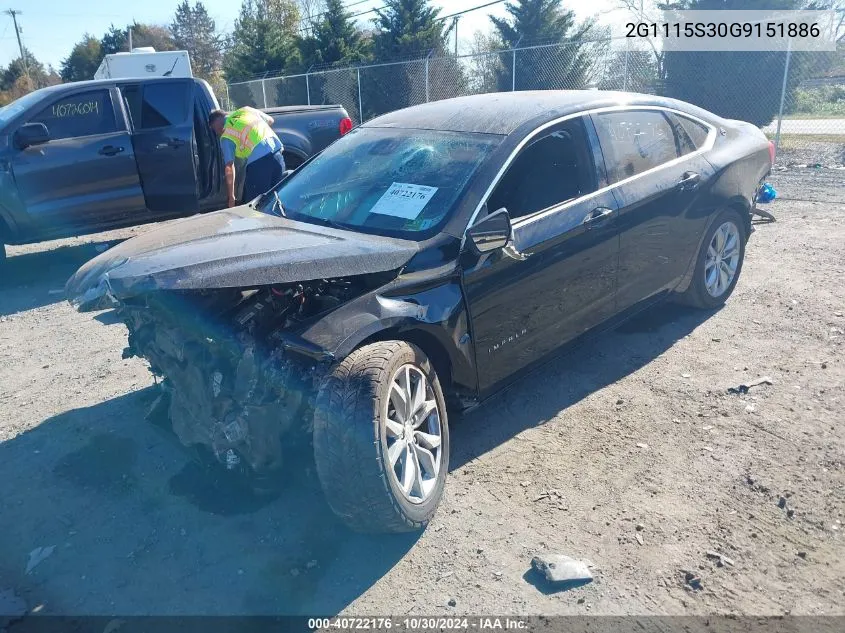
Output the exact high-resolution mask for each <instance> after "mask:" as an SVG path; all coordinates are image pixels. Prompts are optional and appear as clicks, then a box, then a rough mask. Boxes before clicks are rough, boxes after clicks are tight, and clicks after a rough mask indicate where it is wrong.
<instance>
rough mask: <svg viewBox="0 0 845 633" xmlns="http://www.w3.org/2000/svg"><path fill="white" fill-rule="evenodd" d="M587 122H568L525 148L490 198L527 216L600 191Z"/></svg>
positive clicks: (491, 205)
mask: <svg viewBox="0 0 845 633" xmlns="http://www.w3.org/2000/svg"><path fill="white" fill-rule="evenodd" d="M592 156H593V155H592V152H590V151H589V144H588V142H587V138H586V133H585V131H584V124H583V121H582V120H581V119H580V118H579V119H574V120H571V121H566V122H565V123H562V124H560V125H558V126H556V127H554V128H552V129H550V130H549V131H547V132H545V133H543V134H541V136H540V137H539V138H538V139H537V140H535V141H533V142H532V143H531V144H530V145H528V146H527V147H525V148H524V149H523V150H522V151H521V152H520V153H519V155H518V156H517V157H516V159H515V160H514V162H513V163H512V164H511V166H510V167H509V168H508V170H507V172H506V173H505V175H504V176H503V177H502V179H501V180H500V181H499V184H498V185H496V189H495V190H494V191H493V193H492V194H491V195H490V198H489V200H488V201H487V208H488V210H489V211H490V213H492V212H494V211H498V210H499V209H501V208H503V207H504V208H506V209H507V210H508V213H509V214H510V216H511V218H512V219H515V218H521V217H525V216H527V215H531V214H533V213H536V212H538V211H542V210H543V209H548V208H549V207H553V206H556V205H559V204H562V203H564V202H567V201H569V200H574V199H575V198H579V197H581V196H584V195H586V194H588V193H592V192H593V191H595V190H596V172H595V165H594V162H593V158H592Z"/></svg>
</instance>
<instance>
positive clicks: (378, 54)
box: [373, 0, 446, 61]
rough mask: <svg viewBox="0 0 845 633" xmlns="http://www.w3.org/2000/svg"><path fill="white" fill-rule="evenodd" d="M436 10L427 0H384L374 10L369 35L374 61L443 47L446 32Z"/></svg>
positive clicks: (419, 53)
mask: <svg viewBox="0 0 845 633" xmlns="http://www.w3.org/2000/svg"><path fill="white" fill-rule="evenodd" d="M439 14H440V10H439V9H436V8H434V7H432V6H431V3H430V0H385V3H384V6H383V7H382V8H381V9H378V10H377V11H376V15H377V16H378V17H376V19H375V24H376V33H375V35H374V36H373V45H374V52H375V58H376V60H377V61H395V60H397V59H403V58H404V59H408V58H413V57H419V56H425V55H426V54H427V53H429V52H431V51H434V52H435V53H436V54H438V53H443V52H445V50H446V32H445V30H444V24H443V21H442V20H438V19H437V17H438V15H439Z"/></svg>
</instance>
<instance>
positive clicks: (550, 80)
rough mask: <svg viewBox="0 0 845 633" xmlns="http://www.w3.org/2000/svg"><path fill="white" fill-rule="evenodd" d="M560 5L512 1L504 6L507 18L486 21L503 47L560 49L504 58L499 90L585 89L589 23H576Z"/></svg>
mask: <svg viewBox="0 0 845 633" xmlns="http://www.w3.org/2000/svg"><path fill="white" fill-rule="evenodd" d="M562 5H563V0H515V1H514V2H508V3H507V4H506V5H505V10H506V11H507V12H508V14H509V16H508V17H507V18H497V17H492V16H491V17H490V20H491V21H492V22H493V27H494V30H495V33H496V35H497V36H498V38H499V39H500V40H501V41H502V43H503V44H504V46H505V47H506V48H509V49H512V48H518V47H519V46H528V45H532V44H561V45H562V46H551V47H544V48H533V49H530V50H527V51H518V52H517V53H516V56H517V58H516V64H515V65H516V81H514V78H513V68H514V63H513V53H503V54H502V67H501V69H500V70H499V72H498V84H499V89H500V90H511V89H513V88H514V87H515V88H516V90H551V89H570V90H571V89H576V88H585V87H586V86H587V81H588V78H589V77H588V75H589V69H590V56H591V53H592V50H591V44H590V42H588V41H587V40H588V38H590V37H591V36H592V35H593V33H592V31H593V22H592V21H589V20H588V21H586V22H584V23H582V24H580V25H579V24H578V23H577V22H576V20H575V12H574V11H570V10H567V9H564V8H563V6H562Z"/></svg>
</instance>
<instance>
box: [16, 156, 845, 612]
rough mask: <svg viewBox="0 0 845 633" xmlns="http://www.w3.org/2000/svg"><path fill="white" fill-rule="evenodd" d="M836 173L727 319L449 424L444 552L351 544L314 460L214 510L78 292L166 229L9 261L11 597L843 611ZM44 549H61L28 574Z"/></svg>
mask: <svg viewBox="0 0 845 633" xmlns="http://www.w3.org/2000/svg"><path fill="white" fill-rule="evenodd" d="M831 173H832V175H831V177H830V180H831V182H833V183H834V184H833V185H832V186H833V188H832V189H830V190H827V191H824V192H820V191H819V190H818V185H817V184H814V183H809V184H808V182H809V181H808V182H804V183H803V184H802V181H801V179H802V178H804V177H805V176H802V173H797V175H795V174H793V176H794V177H793V181H794V182H792V184H790V187H792V190H793V191H795V192H797V194H796V195H798V194H800V193H801V192H806V191H808V190H810V189H812V192H813V194H814V195H821V196H822V199H828V200H831V201H833V200H838V201H839V202H838V203H831V202H826V203H825V202H801V201H796V200H793V199H790V200H786V201H777V202H775V203H774V204H772V205H770V208H771V210H772V211H773V212H774V213H775V215H776V216H777V217H778V222H776V223H774V224H760V225H758V227H757V231H756V232H755V234H754V235H753V237H752V240H751V243H750V246H749V249H748V256H747V261H746V266H745V269H744V272H743V277H742V279H741V280H740V282H739V285H738V287H737V290H736V293H735V294H734V296H733V297H732V299H731V300H730V301H729V302H728V304H727V306H726V307H725V308H724V309H722V310H720V311H718V312H716V313H712V314H704V313H696V312H691V311H688V310H684V309H679V308H676V307H672V306H661V307H658V308H655V309H652V310H651V311H649V312H648V313H646V314H644V315H641V316H640V317H638V318H636V319H635V320H634V321H631V322H629V323H628V324H626V325H624V326H623V327H622V328H621V329H620V330H618V331H616V332H614V333H611V334H609V335H607V336H605V337H603V338H602V340H601V341H600V342H598V343H592V344H588V345H585V346H582V347H581V348H580V349H579V350H577V351H575V352H574V353H573V354H571V355H568V356H566V357H562V358H561V359H559V360H557V361H554V362H552V363H551V364H549V365H548V366H546V367H545V368H544V369H543V370H541V371H540V372H537V373H535V374H534V375H532V376H530V377H528V378H526V379H524V380H522V381H521V382H519V383H518V384H517V385H516V386H514V387H513V388H511V389H510V390H508V391H507V392H505V393H503V394H501V395H499V396H497V397H495V398H494V399H493V400H492V401H491V402H488V403H487V404H485V405H483V406H482V407H480V408H479V409H477V410H476V411H474V412H472V413H470V414H468V415H466V416H464V417H463V418H462V419H459V420H453V431H452V433H453V436H452V447H453V458H452V472H451V475H450V479H449V481H448V484H447V488H446V496H445V500H444V502H443V504H442V506H441V508H440V510H439V512H438V514H437V516H436V517H435V520H434V521H433V523H432V525H431V526H430V527H429V528H428V529H427V530H426V531H425V532H424V533H423V534H422V535H404V536H393V537H386V536H376V537H371V536H361V535H354V534H350V533H348V532H347V531H345V530H344V528H343V527H342V526H341V525H340V524H339V523H338V522H337V521H336V520H335V519H334V517H333V516H332V514H331V512H330V511H329V509H328V507H327V506H326V505H325V503H324V502H323V500H322V498H321V495H320V493H319V488H318V485H317V484H316V482H315V479H314V476H313V472H312V470H311V469H309V468H308V467H307V462H305V464H306V465H304V466H303V467H302V468H301V469H299V470H298V471H296V472H292V473H291V477H290V482H289V486H287V489H286V491H285V492H284V493H283V494H282V496H281V497H280V498H278V499H276V500H273V501H271V502H268V501H266V500H256V499H253V498H251V497H249V496H248V495H246V494H244V493H243V492H242V491H238V490H229V491H219V490H215V489H213V488H211V487H210V486H209V485H208V484H207V482H206V480H205V479H204V478H203V477H202V476H201V473H199V472H197V470H196V469H195V468H194V467H193V466H192V465H191V463H190V462H189V460H188V458H187V457H186V456H185V455H184V453H182V452H181V450H180V449H179V448H178V447H177V446H176V445H174V443H173V442H172V441H171V440H170V439H168V438H165V437H162V436H160V435H159V434H158V433H157V432H156V430H155V429H154V428H153V427H151V426H150V425H148V424H147V423H145V422H144V421H143V419H142V418H143V416H144V414H145V411H146V408H147V407H148V406H149V404H150V401H151V399H152V396H153V389H152V388H151V384H152V382H151V379H150V376H149V374H148V372H147V370H146V367H145V365H144V363H143V362H142V361H140V360H138V359H130V360H121V351H122V349H123V347H124V345H125V336H126V331H125V328H124V327H123V325H122V324H119V323H114V322H113V321H112V320H111V319H110V317H109V315H108V313H103V314H100V315H97V316H95V318H92V316H91V315H84V314H78V313H75V312H74V311H73V310H72V309H71V308H70V306H68V305H67V303H65V302H64V301H63V300H62V294H61V289H62V287H63V284H64V281H65V279H66V278H67V277H68V276H69V275H70V274H71V273H72V272H73V271H74V270H75V268H76V267H77V266H78V265H80V264H81V263H82V262H83V261H85V260H86V259H87V258H89V257H91V256H92V255H93V254H95V252H96V248H97V247H99V248H102V247H103V245H105V244H106V243H107V241H108V240H112V239H117V238H119V237H125V236H126V235H127V234H131V233H132V231H136V232H137V231H143V230H146V229H145V228H143V227H142V228H138V229H133V230H132V231H128V232H127V231H123V232H119V233H112V234H104V235H99V236H94V237H93V238H84V239H74V240H65V241H61V242H52V243H49V244H42V245H34V246H27V247H19V248H12V249H10V250H11V253H10V254H11V258H10V269H9V272H8V274H7V275H6V279H5V281H4V282H2V283H3V286H2V290H0V358H2V361H3V362H2V366H0V413H2V415H0V442H1V443H0V482H2V484H0V486H2V495H0V535H2V536H0V597H2V596H3V595H4V591H3V590H4V589H5V590H11V591H13V592H14V593H15V594H16V595H17V596H18V597H19V598H20V599H22V600H23V601H24V602H25V604H26V606H27V607H28V608H29V609H38V610H40V612H42V613H57V614H121V615H129V614H265V615H266V614H294V613H300V614H302V613H304V614H314V613H321V614H334V613H338V612H345V613H349V614H370V615H373V614H393V615H404V614H427V615H432V614H472V613H500V614H505V613H515V614H529V613H530V614H711V613H730V614H755V615H756V614H768V615H772V614H778V615H779V614H784V613H793V614H816V615H818V614H845V606H843V605H845V555H843V552H845V548H843V544H845V543H843V531H845V528H843V526H842V522H843V521H845V469H843V459H844V458H843V456H845V429H843V425H842V422H843V419H845V416H843V411H845V406H843V397H844V396H843V383H845V362H843V356H842V348H843V341H845V333H843V331H845V285H843V283H842V279H843V275H845V201H843V194H842V192H843V187H842V185H843V184H845V183H843V174H845V172H841V171H840V172H831ZM784 182H786V180H784ZM780 183H781V181H775V184H776V186H781V184H780ZM763 376H768V377H770V378H771V381H772V383H773V384H771V385H766V384H763V385H760V386H758V387H754V388H753V389H751V391H750V392H749V393H748V394H745V395H731V394H729V393H727V389H728V388H729V387H736V386H738V385H740V384H743V383H748V382H749V381H753V380H754V379H757V378H759V377H763ZM781 497H783V500H782V501H781ZM780 506H783V507H780ZM39 547H53V548H54V549H52V550H47V552H46V553H47V554H48V556H47V557H46V558H44V560H42V561H41V562H40V563H38V564H37V565H36V566H35V567H34V568H33V569H31V570H30V573H28V574H27V573H26V570H27V564H28V561H29V559H30V553H31V552H33V550H35V549H36V548H39ZM711 550H712V551H717V552H719V553H721V554H722V555H724V556H726V557H727V558H728V559H730V560H729V561H725V563H724V564H723V565H722V566H720V565H719V561H718V560H717V559H715V558H713V557H710V556H708V554H707V552H708V551H711ZM538 551H550V552H554V553H560V554H567V555H570V556H573V557H576V558H581V559H588V560H589V561H590V562H591V563H592V565H593V568H592V570H593V574H594V576H595V580H594V582H592V583H591V584H588V585H585V586H582V587H580V588H576V589H572V590H569V591H565V592H558V593H550V592H548V591H547V590H546V587H544V586H543V585H542V584H541V583H538V582H537V581H536V579H535V577H534V576H533V575H532V574H531V573H529V572H528V570H529V566H530V560H531V557H532V555H533V554H534V553H535V552H538ZM685 571H689V572H692V573H694V574H696V575H697V576H698V577H699V578H700V583H701V584H700V588H698V589H694V588H692V587H690V586H689V585H688V584H686V583H685ZM5 595H6V596H7V598H6V600H7V602H6V604H8V603H9V602H8V601H9V598H8V596H9V595H10V594H9V593H8V592H7V593H6V594H5ZM450 602H451V603H452V605H453V606H450ZM0 604H2V600H1V599H0ZM2 612H3V609H2V608H0V613H2Z"/></svg>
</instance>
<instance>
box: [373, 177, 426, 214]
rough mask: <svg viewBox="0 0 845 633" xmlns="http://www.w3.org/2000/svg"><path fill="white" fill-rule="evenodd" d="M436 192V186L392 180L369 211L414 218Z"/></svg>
mask: <svg viewBox="0 0 845 633" xmlns="http://www.w3.org/2000/svg"><path fill="white" fill-rule="evenodd" d="M435 193H437V187H427V186H425V185H410V184H408V183H406V182H394V183H393V184H392V185H390V187H388V188H387V192H386V193H385V194H384V195H383V196H382V197H381V198H379V201H378V202H376V203H375V205H373V208H372V209H370V213H378V214H379V215H392V216H393V217H395V218H405V219H406V220H416V219H417V217H418V216H419V214H420V213H422V210H423V209H425V205H427V204H428V202H429V200H431V199H432V198H433V197H434V194H435Z"/></svg>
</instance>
